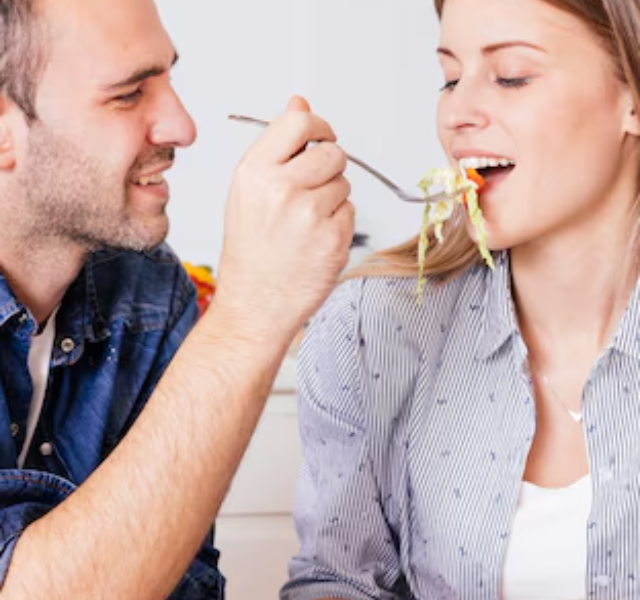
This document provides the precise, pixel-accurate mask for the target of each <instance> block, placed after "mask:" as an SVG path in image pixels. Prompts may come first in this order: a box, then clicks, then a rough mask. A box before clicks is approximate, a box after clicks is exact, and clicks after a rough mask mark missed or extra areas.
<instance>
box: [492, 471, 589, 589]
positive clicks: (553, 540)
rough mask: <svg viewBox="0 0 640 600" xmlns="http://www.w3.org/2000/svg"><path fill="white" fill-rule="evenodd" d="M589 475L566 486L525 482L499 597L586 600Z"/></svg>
mask: <svg viewBox="0 0 640 600" xmlns="http://www.w3.org/2000/svg"><path fill="white" fill-rule="evenodd" d="M590 510H591V477H590V476H589V475H585V476H584V477H583V478H582V479H579V480H578V481H576V482H575V483H573V484H572V485H570V486H567V487H564V488H554V489H550V488H542V487H539V486H536V485H533V484H532V483H528V482H523V484H522V489H521V492H520V499H519V502H518V509H517V511H516V515H515V520H514V523H513V527H512V529H511V536H510V539H509V545H508V547H507V554H506V558H505V563H504V570H503V580H502V598H501V600H585V599H586V597H587V593H586V571H587V522H588V517H589V511H590Z"/></svg>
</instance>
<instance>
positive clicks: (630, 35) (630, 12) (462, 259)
mask: <svg viewBox="0 0 640 600" xmlns="http://www.w3.org/2000/svg"><path fill="white" fill-rule="evenodd" d="M542 1H544V2H546V3H547V4H551V5H552V6H555V7H556V8H559V9H560V10H564V11H565V12H568V13H570V14H572V15H574V16H575V17H577V18H579V19H581V20H582V21H583V22H584V23H586V24H587V26H588V27H589V28H590V29H591V30H592V31H593V32H594V33H595V34H596V35H597V37H598V39H599V40H600V43H601V44H602V46H603V48H604V49H605V51H606V52H607V53H608V54H609V56H610V58H611V60H612V63H613V66H614V68H615V69H616V72H617V75H618V77H619V78H620V79H621V80H622V81H624V82H625V83H627V84H628V85H629V86H630V88H631V90H632V93H633V95H634V100H635V105H636V106H638V107H639V110H640V50H639V49H640V0H542ZM445 2H446V0H435V8H436V11H437V13H438V17H441V16H442V10H443V7H444V4H445ZM463 210H464V209H463V208H462V207H461V206H459V207H457V208H456V211H455V213H454V216H453V217H452V218H451V219H449V221H448V222H447V223H446V225H445V229H444V238H445V239H444V242H443V243H441V244H438V243H437V240H436V239H435V235H434V232H433V228H431V229H430V230H429V231H428V237H429V250H428V252H427V256H426V261H425V266H424V275H425V276H426V277H429V278H431V279H436V280H438V281H446V280H448V279H451V278H453V277H455V276H456V275H459V274H460V273H462V272H463V271H465V270H466V269H468V268H469V267H471V266H473V265H475V264H477V263H481V262H482V258H481V257H480V254H479V252H478V249H477V247H476V245H475V243H474V242H473V240H471V238H470V237H469V235H468V233H467V230H466V226H465V223H464V215H463ZM634 212H635V214H634V215H633V217H634V223H635V225H634V227H633V231H632V235H631V244H630V246H629V252H628V253H627V257H626V261H625V265H624V269H623V270H624V271H625V275H626V276H629V275H630V274H634V275H635V274H636V273H637V272H638V268H639V266H640V207H639V206H638V203H636V206H635V207H634ZM419 239H420V236H419V235H416V236H415V237H414V238H412V239H411V240H409V241H408V242H405V243H404V244H401V245H399V246H396V247H393V248H389V249H387V250H383V251H381V252H376V253H374V254H372V255H371V256H370V257H368V258H367V259H366V260H365V261H364V262H363V263H362V264H360V265H359V266H356V267H355V268H354V269H351V270H350V271H349V272H348V273H347V275H346V278H347V279H351V278H354V277H370V276H388V277H415V276H417V274H418V242H419Z"/></svg>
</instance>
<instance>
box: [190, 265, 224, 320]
mask: <svg viewBox="0 0 640 600" xmlns="http://www.w3.org/2000/svg"><path fill="white" fill-rule="evenodd" d="M183 266H184V268H185V270H186V271H187V274H188V275H189V278H190V279H191V281H192V282H193V284H194V285H195V286H196V292H197V295H198V297H197V303H198V312H199V315H200V316H202V314H203V313H204V311H205V310H207V307H208V306H209V304H210V303H211V300H212V299H213V294H214V293H215V291H216V281H215V279H214V277H213V271H212V269H211V267H209V266H207V265H193V264H191V263H189V262H185V263H183Z"/></svg>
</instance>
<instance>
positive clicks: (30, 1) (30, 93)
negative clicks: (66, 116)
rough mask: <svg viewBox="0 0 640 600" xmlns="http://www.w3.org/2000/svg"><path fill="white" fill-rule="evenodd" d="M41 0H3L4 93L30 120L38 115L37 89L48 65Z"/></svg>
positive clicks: (0, 67) (0, 56)
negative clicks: (45, 66) (46, 61)
mask: <svg viewBox="0 0 640 600" xmlns="http://www.w3.org/2000/svg"><path fill="white" fill-rule="evenodd" d="M40 3H41V0H0V93H2V94H4V95H5V96H7V97H8V98H10V99H11V100H13V101H14V102H15V103H16V104H17V105H18V106H19V107H20V109H21V110H22V112H23V113H24V115H25V117H26V119H27V121H28V122H29V123H32V122H34V121H36V120H37V119H38V115H37V111H36V90H37V88H38V82H39V80H40V77H41V75H42V71H43V69H44V65H45V60H46V56H45V50H46V47H47V44H46V43H45V26H44V17H43V16H42V14H41V6H40Z"/></svg>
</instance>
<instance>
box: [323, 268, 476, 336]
mask: <svg viewBox="0 0 640 600" xmlns="http://www.w3.org/2000/svg"><path fill="white" fill-rule="evenodd" d="M487 271H488V269H487V268H486V267H483V266H481V265H478V266H473V267H470V268H469V269H467V270H465V271H463V272H462V273H460V274H458V275H457V276H455V277H451V278H449V279H447V280H445V281H439V280H437V279H435V278H431V279H428V280H427V281H426V284H425V286H424V289H423V290H422V292H421V293H419V291H418V278H417V277H391V276H373V277H371V276H369V277H361V278H355V279H348V280H346V281H344V282H343V283H342V284H340V285H339V286H338V288H337V289H336V290H335V291H334V293H333V294H332V296H331V297H330V299H329V300H328V302H327V303H326V304H325V307H324V310H325V311H327V312H329V313H333V314H336V313H338V314H340V313H344V314H349V313H354V312H355V313H357V315H358V317H359V319H360V320H361V321H362V322H364V323H368V322H371V323H385V322H390V321H393V320H397V319H401V320H402V321H403V322H404V323H405V324H406V325H410V324H416V325H417V324H428V323H429V322H430V321H433V320H436V321H437V320H441V318H442V317H443V316H444V315H451V314H452V312H454V311H455V308H456V307H457V306H458V305H460V304H465V303H471V304H472V303H474V302H475V303H482V301H483V298H484V297H485V295H486V291H487V286H488V276H487ZM325 318H326V313H325Z"/></svg>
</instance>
